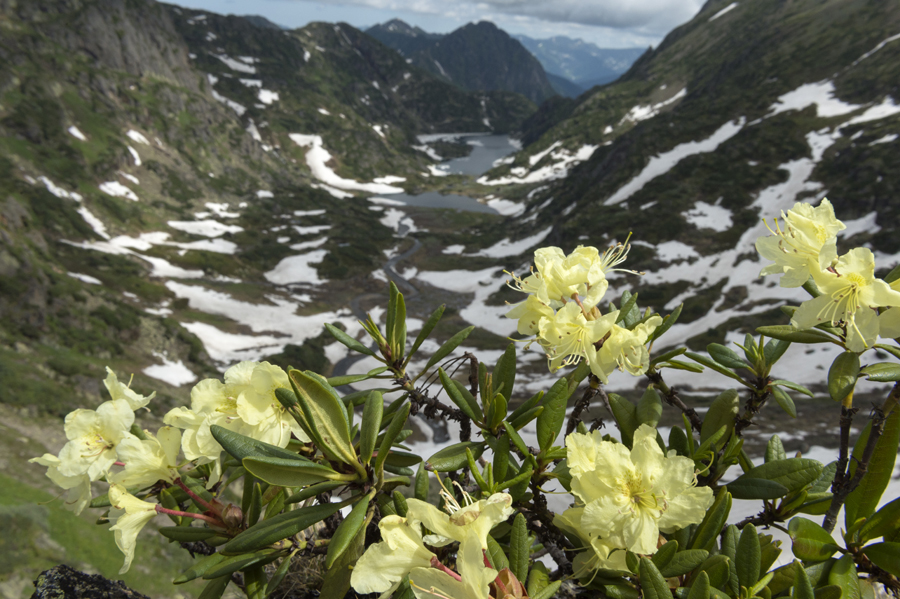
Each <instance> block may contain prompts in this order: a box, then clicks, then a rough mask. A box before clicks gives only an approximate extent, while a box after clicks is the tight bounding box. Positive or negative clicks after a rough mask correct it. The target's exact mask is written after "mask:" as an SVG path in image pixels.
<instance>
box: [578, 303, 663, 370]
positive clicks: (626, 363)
mask: <svg viewBox="0 0 900 599" xmlns="http://www.w3.org/2000/svg"><path fill="white" fill-rule="evenodd" d="M661 324H662V317H660V316H658V315H657V316H651V317H650V318H648V319H647V321H646V322H642V323H641V324H639V325H637V326H635V327H634V329H632V330H628V329H626V328H624V327H620V326H618V325H613V327H612V329H611V330H610V332H609V337H608V338H607V339H605V340H604V341H603V346H602V347H601V348H600V349H599V350H597V357H596V360H594V361H592V362H591V372H593V373H594V374H596V375H597V376H598V377H600V380H602V381H604V382H605V381H606V377H607V376H609V375H610V374H611V373H612V371H613V370H615V369H616V368H618V369H619V370H622V371H628V373H630V374H632V375H634V376H639V375H642V374H644V373H645V372H647V368H649V367H650V353H649V352H648V351H647V345H646V343H647V339H649V338H650V335H651V334H652V333H653V331H655V330H656V327H658V326H659V325H661ZM598 371H599V372H602V373H603V374H604V376H600V375H599V374H598Z"/></svg>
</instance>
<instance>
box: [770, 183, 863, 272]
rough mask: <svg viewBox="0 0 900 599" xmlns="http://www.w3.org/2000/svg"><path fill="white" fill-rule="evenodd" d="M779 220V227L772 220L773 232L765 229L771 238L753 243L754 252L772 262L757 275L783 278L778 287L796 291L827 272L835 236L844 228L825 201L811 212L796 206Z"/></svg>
mask: <svg viewBox="0 0 900 599" xmlns="http://www.w3.org/2000/svg"><path fill="white" fill-rule="evenodd" d="M781 217H782V219H783V222H784V224H783V226H782V225H780V224H779V223H778V219H777V218H776V219H774V220H775V230H772V229H769V230H770V231H771V232H772V235H770V236H768V237H760V238H758V239H757V240H756V250H757V251H758V252H759V253H760V254H761V255H762V257H763V258H766V259H768V260H772V261H773V262H775V264H771V265H769V266H766V267H765V268H763V269H762V270H761V271H760V273H759V275H760V276H765V275H770V274H783V275H784V276H783V277H781V286H782V287H800V286H801V285H803V284H804V283H806V281H807V280H808V279H809V277H810V275H815V273H816V272H819V271H823V270H825V269H827V268H828V267H829V266H830V265H831V264H832V262H833V261H834V259H835V258H837V250H836V249H835V244H836V240H837V234H838V231H842V230H843V229H845V228H846V226H845V225H844V223H842V222H841V221H839V220H838V219H837V218H835V216H834V208H833V207H832V206H831V202H829V201H828V200H827V199H823V200H822V202H821V203H820V204H819V205H818V206H817V207H815V208H813V207H812V206H811V205H810V204H807V203H804V202H797V203H796V204H794V207H793V208H792V209H790V210H788V212H787V214H785V213H784V212H782V213H781ZM766 226H767V227H768V224H767V225H766Z"/></svg>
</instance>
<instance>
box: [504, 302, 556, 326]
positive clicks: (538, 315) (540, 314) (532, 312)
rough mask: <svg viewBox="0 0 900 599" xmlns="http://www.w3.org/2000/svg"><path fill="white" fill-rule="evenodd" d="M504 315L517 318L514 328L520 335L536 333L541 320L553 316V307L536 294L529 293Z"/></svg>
mask: <svg viewBox="0 0 900 599" xmlns="http://www.w3.org/2000/svg"><path fill="white" fill-rule="evenodd" d="M506 317H507V318H515V319H518V321H519V322H518V324H517V325H516V330H518V331H519V334H520V335H536V334H537V333H538V332H539V331H540V327H541V321H542V320H543V319H545V318H553V308H551V307H550V306H549V305H547V304H546V303H544V302H542V301H541V300H539V299H538V297H537V296H536V295H529V296H528V298H527V299H526V300H525V301H524V302H519V303H518V304H516V305H514V306H513V307H512V309H511V310H510V311H509V312H507V313H506Z"/></svg>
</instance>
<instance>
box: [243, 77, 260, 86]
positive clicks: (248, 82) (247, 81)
mask: <svg viewBox="0 0 900 599" xmlns="http://www.w3.org/2000/svg"><path fill="white" fill-rule="evenodd" d="M238 81H240V82H241V83H243V84H244V85H246V86H247V87H262V79H238Z"/></svg>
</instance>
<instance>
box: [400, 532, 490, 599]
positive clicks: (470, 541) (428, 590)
mask: <svg viewBox="0 0 900 599" xmlns="http://www.w3.org/2000/svg"><path fill="white" fill-rule="evenodd" d="M456 569H457V571H458V572H459V578H456V577H455V576H452V575H450V574H448V573H447V572H444V571H443V570H440V569H438V568H414V569H413V571H412V572H410V573H409V584H410V586H411V587H412V589H413V592H414V593H415V594H416V599H436V598H437V599H491V596H490V590H491V589H490V586H489V585H490V584H491V583H492V582H493V581H494V579H495V578H497V571H496V570H494V569H493V568H488V567H487V566H485V565H484V552H483V551H482V548H481V544H480V543H479V539H478V536H477V533H475V531H469V532H468V534H467V536H466V538H464V539H463V541H462V544H461V545H460V547H459V553H457V556H456Z"/></svg>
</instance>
